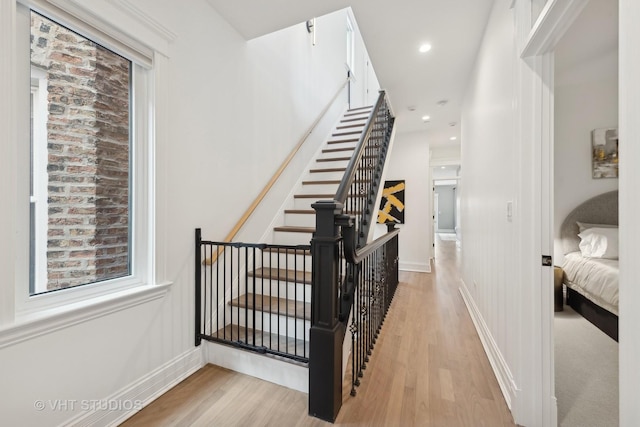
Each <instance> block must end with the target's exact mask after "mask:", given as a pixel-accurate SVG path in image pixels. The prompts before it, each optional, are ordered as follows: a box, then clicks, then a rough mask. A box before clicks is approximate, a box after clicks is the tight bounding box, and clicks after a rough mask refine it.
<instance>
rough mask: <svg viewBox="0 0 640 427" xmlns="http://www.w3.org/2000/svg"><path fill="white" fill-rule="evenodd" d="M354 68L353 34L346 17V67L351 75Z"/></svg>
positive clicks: (350, 24) (349, 20) (351, 25)
mask: <svg viewBox="0 0 640 427" xmlns="http://www.w3.org/2000/svg"><path fill="white" fill-rule="evenodd" d="M354 66H355V33H354V31H353V24H352V23H351V19H349V17H347V67H348V68H349V70H350V71H351V72H352V73H353V70H354Z"/></svg>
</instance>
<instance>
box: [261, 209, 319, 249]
mask: <svg viewBox="0 0 640 427" xmlns="http://www.w3.org/2000/svg"><path fill="white" fill-rule="evenodd" d="M312 212H313V213H315V211H312ZM285 213H287V211H285ZM262 252H271V253H277V254H280V255H302V256H306V255H311V250H309V249H295V250H294V249H289V248H286V249H283V248H278V247H269V248H265V249H263V250H262Z"/></svg>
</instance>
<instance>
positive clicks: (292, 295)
mask: <svg viewBox="0 0 640 427" xmlns="http://www.w3.org/2000/svg"><path fill="white" fill-rule="evenodd" d="M308 268H310V265H309V266H308ZM251 292H253V293H255V294H256V295H268V296H273V297H278V298H285V299H289V300H295V301H304V302H308V303H310V302H311V285H310V284H305V283H287V282H282V281H281V282H280V283H278V281H276V280H267V279H265V280H264V283H261V282H258V283H256V288H255V289H251Z"/></svg>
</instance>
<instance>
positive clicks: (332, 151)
mask: <svg viewBox="0 0 640 427" xmlns="http://www.w3.org/2000/svg"><path fill="white" fill-rule="evenodd" d="M355 149H356V147H344V148H325V149H324V150H322V152H323V153H337V152H340V151H355Z"/></svg>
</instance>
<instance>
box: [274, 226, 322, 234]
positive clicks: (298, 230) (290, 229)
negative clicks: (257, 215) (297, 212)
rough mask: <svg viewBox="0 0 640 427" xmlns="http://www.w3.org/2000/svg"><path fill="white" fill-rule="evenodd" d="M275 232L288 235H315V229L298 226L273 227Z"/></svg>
mask: <svg viewBox="0 0 640 427" xmlns="http://www.w3.org/2000/svg"><path fill="white" fill-rule="evenodd" d="M273 230H274V231H284V232H287V233H315V231H316V228H315V227H299V226H297V225H281V226H278V227H273Z"/></svg>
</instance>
